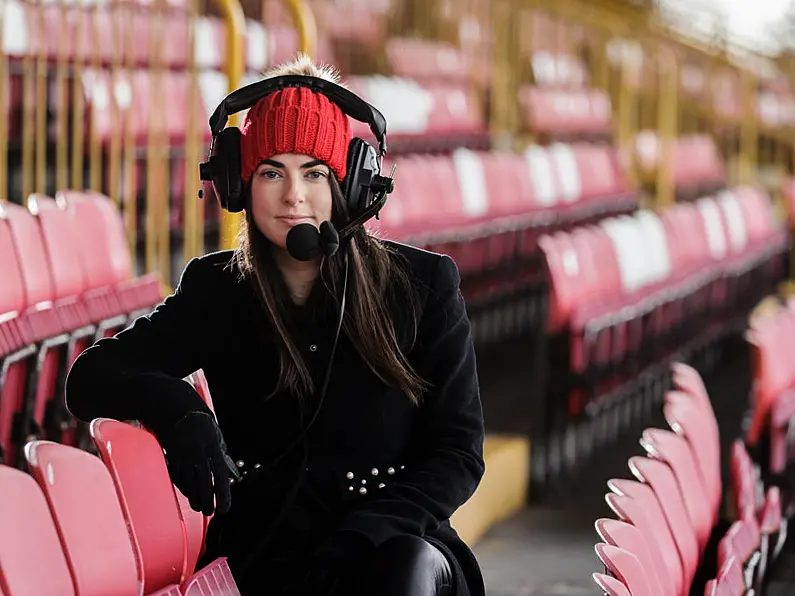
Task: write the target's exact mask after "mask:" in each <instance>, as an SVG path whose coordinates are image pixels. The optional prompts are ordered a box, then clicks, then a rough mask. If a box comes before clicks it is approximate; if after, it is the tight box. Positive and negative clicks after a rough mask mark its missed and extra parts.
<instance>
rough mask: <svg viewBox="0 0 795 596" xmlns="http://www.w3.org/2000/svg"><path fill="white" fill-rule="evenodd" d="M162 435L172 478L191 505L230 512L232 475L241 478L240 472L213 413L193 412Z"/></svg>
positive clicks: (199, 509) (196, 508) (207, 510)
mask: <svg viewBox="0 0 795 596" xmlns="http://www.w3.org/2000/svg"><path fill="white" fill-rule="evenodd" d="M160 435H161V436H158V440H159V441H160V445H161V446H162V447H163V449H164V450H165V452H166V462H167V464H168V473H169V475H170V476H171V481H172V482H173V483H174V484H175V485H176V487H177V488H178V489H179V490H180V492H182V494H183V495H185V497H186V498H187V499H188V502H189V503H190V506H191V509H193V510H194V511H197V512H200V513H202V514H204V515H205V516H208V517H209V516H210V515H212V514H213V513H214V512H218V513H226V512H228V511H229V508H230V507H231V504H232V496H231V493H230V490H229V485H230V478H231V477H234V478H236V479H238V480H239V479H240V476H239V473H238V471H237V468H236V467H235V463H234V462H233V461H232V458H230V457H229V455H227V453H226V444H225V443H224V438H223V435H222V434H221V429H220V428H218V423H217V422H216V421H215V418H214V417H213V415H212V414H209V413H207V412H199V411H196V412H190V413H189V414H187V415H185V416H183V417H182V418H181V419H180V420H179V421H178V422H177V423H176V424H175V425H174V426H173V427H171V428H170V429H169V430H168V431H167V432H162V431H161V433H160Z"/></svg>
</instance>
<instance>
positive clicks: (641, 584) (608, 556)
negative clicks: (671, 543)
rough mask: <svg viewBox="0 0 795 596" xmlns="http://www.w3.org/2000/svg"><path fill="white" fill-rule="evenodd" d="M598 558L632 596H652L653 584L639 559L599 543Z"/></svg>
mask: <svg viewBox="0 0 795 596" xmlns="http://www.w3.org/2000/svg"><path fill="white" fill-rule="evenodd" d="M594 550H596V556H597V557H599V560H600V561H601V562H602V564H603V565H604V566H605V569H607V570H608V571H609V572H610V573H611V574H612V575H614V576H615V577H616V578H618V579H620V580H621V583H623V584H624V585H625V586H627V587H628V588H629V593H630V594H651V593H652V591H651V583H650V581H649V577H648V576H647V574H646V570H645V569H644V568H643V565H641V563H640V561H639V560H638V558H637V557H636V556H635V555H633V554H632V553H629V552H627V551H625V550H624V549H622V548H618V547H617V546H613V545H612V544H604V543H603V542H600V543H598V544H597V545H596V546H595V547H594Z"/></svg>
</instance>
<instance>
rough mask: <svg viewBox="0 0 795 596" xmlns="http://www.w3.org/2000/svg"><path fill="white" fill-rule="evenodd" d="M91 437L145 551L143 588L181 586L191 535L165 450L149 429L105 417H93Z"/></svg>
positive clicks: (132, 528)
mask: <svg viewBox="0 0 795 596" xmlns="http://www.w3.org/2000/svg"><path fill="white" fill-rule="evenodd" d="M91 437H92V439H93V440H94V444H95V445H96V447H97V450H98V452H99V456H100V458H102V461H104V462H105V465H106V466H107V468H108V470H109V471H110V475H111V478H113V482H114V484H115V486H116V492H117V494H118V498H119V502H120V503H121V506H122V511H123V512H124V516H125V519H126V520H127V524H128V526H129V528H130V531H131V533H132V537H133V540H135V541H136V542H137V545H138V549H139V551H140V553H141V563H142V571H143V578H142V579H143V582H144V590H145V591H146V592H147V593H149V592H153V591H155V590H159V589H160V588H163V587H165V586H168V585H171V584H179V583H180V582H182V581H183V580H184V578H185V576H186V573H185V567H186V565H187V562H186V556H187V544H186V541H187V539H186V535H185V529H184V527H183V524H182V519H181V515H180V510H179V505H178V504H177V498H176V495H175V493H174V487H173V485H172V484H171V480H170V478H169V475H168V469H167V468H166V462H165V459H164V457H163V449H162V448H161V447H160V444H159V443H158V442H157V439H156V438H155V437H154V435H152V434H151V433H149V432H147V431H145V430H143V429H141V428H136V427H134V426H132V425H130V424H125V423H123V422H118V421H116V420H109V419H106V418H98V419H95V420H94V421H92V423H91ZM194 564H195V562H194Z"/></svg>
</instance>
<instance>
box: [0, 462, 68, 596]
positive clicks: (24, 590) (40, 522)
mask: <svg viewBox="0 0 795 596" xmlns="http://www.w3.org/2000/svg"><path fill="white" fill-rule="evenodd" d="M0 528H2V529H3V531H2V532H0V593H5V594H9V596H41V595H43V594H58V595H59V596H60V595H63V596H71V595H72V594H74V585H73V584H72V576H71V575H70V574H69V567H67V565H66V559H65V558H64V553H63V550H62V549H61V542H60V540H59V539H58V533H57V532H56V530H55V524H54V523H53V519H52V516H51V515H50V510H49V508H48V507H47V501H46V500H45V498H44V495H43V494H42V492H41V489H40V488H39V487H38V486H37V485H36V481H35V480H33V478H31V477H30V476H29V475H28V474H25V473H24V472H20V471H19V470H15V469H13V468H9V467H7V466H0Z"/></svg>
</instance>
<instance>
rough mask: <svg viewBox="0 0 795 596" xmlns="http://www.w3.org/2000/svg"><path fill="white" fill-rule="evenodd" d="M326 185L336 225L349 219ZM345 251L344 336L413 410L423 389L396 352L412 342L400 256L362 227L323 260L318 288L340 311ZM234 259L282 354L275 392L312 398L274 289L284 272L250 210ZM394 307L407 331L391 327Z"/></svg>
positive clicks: (412, 304) (411, 296)
mask: <svg viewBox="0 0 795 596" xmlns="http://www.w3.org/2000/svg"><path fill="white" fill-rule="evenodd" d="M328 180H329V184H330V185H331V196H332V213H333V215H332V221H333V222H334V224H335V225H337V227H341V226H340V224H342V223H344V222H347V221H348V220H349V219H350V216H349V214H348V213H347V209H346V206H345V202H344V198H343V195H342V191H341V189H340V185H339V183H338V182H337V180H336V178H335V177H334V175H333V174H332V175H330V176H329V177H328ZM248 192H249V196H250V191H248ZM344 250H347V251H348V260H349V272H348V292H347V296H346V306H345V316H344V318H343V324H342V333H343V334H344V335H345V336H346V337H347V338H348V339H349V340H350V342H351V343H352V344H353V346H354V348H355V349H356V351H357V352H358V354H359V356H360V357H361V358H362V359H363V360H364V361H365V363H366V364H367V366H368V367H369V368H370V370H372V371H373V373H375V374H376V375H377V376H378V377H379V378H380V379H381V380H382V381H383V382H384V383H386V384H387V385H389V386H391V387H394V388H397V389H400V390H401V391H403V392H404V393H405V394H406V396H407V397H408V398H409V399H410V400H411V401H412V402H413V403H415V404H418V403H419V402H420V401H421V398H422V392H423V391H424V390H425V389H426V387H427V385H426V383H425V381H424V380H423V379H422V378H421V377H420V376H419V375H418V374H417V373H416V372H415V371H414V370H413V368H412V367H411V365H410V364H409V362H408V361H407V359H406V356H405V354H404V353H403V350H402V349H401V346H400V343H402V342H401V341H400V338H401V337H405V338H408V339H407V341H406V342H405V346H406V348H407V349H410V347H411V346H412V345H413V344H414V341H415V340H416V334H417V297H416V290H415V289H414V288H413V286H412V284H411V281H410V279H409V277H408V274H407V272H406V270H405V268H404V266H403V263H402V262H401V260H400V258H399V257H398V256H397V255H396V254H395V253H394V252H393V251H392V250H391V249H390V248H389V247H388V246H387V245H386V244H385V243H384V242H383V241H381V240H380V239H378V238H376V237H375V236H373V235H371V234H370V233H369V232H368V231H367V230H365V229H364V228H359V229H358V230H356V231H355V232H354V233H353V234H352V235H351V236H350V237H349V239H348V246H347V248H340V250H339V251H338V252H337V253H336V254H335V255H334V256H332V257H323V259H322V261H321V264H320V275H319V278H318V279H317V280H316V282H315V283H323V284H325V286H326V290H327V291H328V292H329V294H330V295H331V296H332V297H333V299H335V300H336V305H337V308H339V298H340V297H341V292H342V285H343V276H344V268H345V265H344V256H343V251H344ZM234 258H235V262H236V264H237V266H238V268H239V270H240V271H241V274H242V275H243V276H244V277H245V278H246V279H247V280H248V281H249V282H250V283H251V284H252V286H253V289H254V292H255V293H256V295H257V297H258V298H259V301H260V304H261V305H262V307H263V310H264V311H265V313H264V314H265V315H266V317H267V320H268V322H269V323H270V326H271V327H272V330H273V331H274V336H275V338H276V344H277V346H278V349H279V380H278V383H277V385H276V389H275V392H278V391H281V390H285V389H286V390H289V391H290V392H291V393H293V394H294V395H296V396H298V397H306V396H309V395H312V393H313V392H314V391H315V389H316V388H315V383H314V382H313V380H312V376H311V374H310V372H309V369H308V368H307V366H306V363H305V362H304V360H303V357H302V356H301V353H300V351H299V350H298V347H297V346H296V343H295V341H294V339H293V338H292V337H291V334H290V333H289V329H288V325H287V312H286V307H287V305H286V304H285V297H283V296H282V297H280V296H279V295H278V294H277V292H276V291H275V290H274V289H275V288H277V287H279V284H280V282H281V280H280V279H279V277H278V276H280V275H281V272H280V270H279V269H278V266H277V265H276V262H275V259H274V257H273V245H272V243H271V242H270V240H268V239H267V238H266V237H265V236H264V235H263V234H262V233H261V232H260V230H259V228H257V225H256V223H254V220H253V218H252V215H251V209H247V210H246V217H245V218H244V219H243V221H242V222H241V226H240V230H239V233H238V248H237V250H236V251H235V257H234ZM286 299H287V300H289V297H287V298H286ZM396 305H400V308H401V310H402V309H406V314H407V317H406V319H405V321H403V324H405V325H407V326H408V327H409V328H407V329H401V330H398V329H396V321H395V320H394V318H393V316H392V309H394V308H395V306H396ZM390 307H392V308H390Z"/></svg>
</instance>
